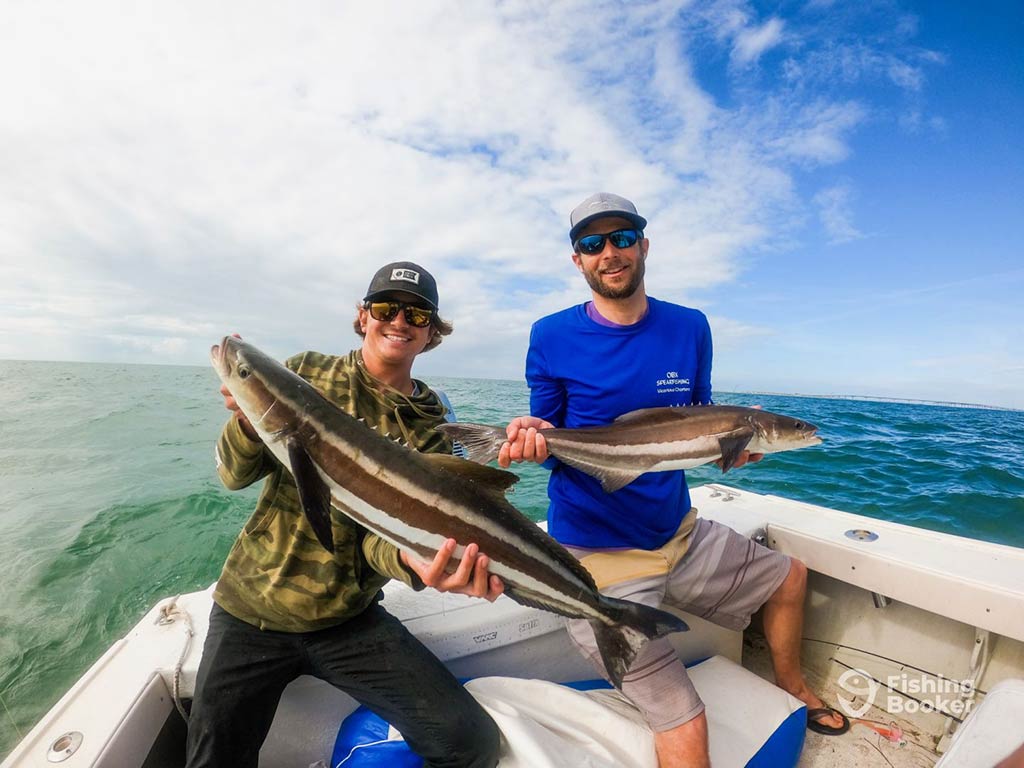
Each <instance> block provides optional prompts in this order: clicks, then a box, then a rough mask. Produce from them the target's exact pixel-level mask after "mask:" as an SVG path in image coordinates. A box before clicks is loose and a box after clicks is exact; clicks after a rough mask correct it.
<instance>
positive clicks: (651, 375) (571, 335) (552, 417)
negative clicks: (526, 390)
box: [526, 297, 711, 549]
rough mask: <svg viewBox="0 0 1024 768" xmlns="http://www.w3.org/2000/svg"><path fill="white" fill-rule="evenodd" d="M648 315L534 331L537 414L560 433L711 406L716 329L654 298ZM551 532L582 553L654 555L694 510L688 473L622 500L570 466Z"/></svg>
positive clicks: (568, 314) (557, 487) (581, 316)
mask: <svg viewBox="0 0 1024 768" xmlns="http://www.w3.org/2000/svg"><path fill="white" fill-rule="evenodd" d="M648 305H649V309H648V312H647V315H646V316H645V317H644V318H643V319H642V320H641V321H640V322H638V323H636V324H634V325H630V326H616V327H608V326H604V325H601V324H599V323H596V322H594V321H593V320H592V319H590V318H589V317H587V313H586V309H585V307H586V305H585V304H580V305H578V306H575V307H570V308H569V309H566V310H563V311H561V312H557V313H555V314H553V315H549V316H547V317H544V318H541V319H540V320H538V321H537V322H536V323H534V326H533V329H532V331H531V334H530V349H529V352H528V353H527V357H526V382H527V384H528V385H529V387H530V412H531V414H532V415H534V416H538V417H540V418H542V419H545V420H547V421H550V422H551V423H552V424H554V425H555V426H557V427H570V428H574V427H588V426H595V425H600V424H608V423H610V422H612V421H614V420H615V419H616V418H617V417H619V416H621V415H622V414H624V413H628V412H629V411H635V410H637V409H639V408H653V407H657V406H681V405H692V404H699V403H710V402H711V328H710V326H709V325H708V321H707V318H706V317H705V316H704V314H703V313H702V312H700V311H698V310H695V309H689V308H687V307H681V306H679V305H676V304H670V303H668V302H664V301H659V300H658V299H654V298H651V297H648ZM548 497H549V499H550V506H549V508H548V530H549V532H550V533H551V535H552V536H554V537H555V538H556V539H558V540H559V541H561V542H563V543H565V544H570V545H573V546H578V547H600V548H607V547H632V548H639V549H654V548H657V547H660V546H661V545H663V544H664V543H665V542H666V541H668V539H669V538H671V536H672V535H673V534H674V533H675V532H676V530H677V529H678V527H679V524H680V523H681V522H682V518H683V516H684V515H685V514H686V513H687V512H688V511H689V509H690V492H689V489H688V488H687V486H686V477H685V474H684V473H683V472H682V471H681V470H680V471H674V472H652V473H648V474H645V475H641V476H640V477H639V478H637V479H636V480H634V481H633V482H632V483H630V484H629V485H627V486H626V487H625V488H622V489H620V490H618V491H615V492H614V493H610V494H609V493H605V492H604V491H603V490H602V489H601V485H600V483H599V482H598V480H596V479H595V478H593V477H591V476H590V475H587V474H585V473H583V472H580V471H579V470H576V469H573V468H572V467H570V466H568V465H566V464H562V463H560V462H558V463H556V464H555V465H554V468H553V469H552V472H551V478H550V480H549V481H548Z"/></svg>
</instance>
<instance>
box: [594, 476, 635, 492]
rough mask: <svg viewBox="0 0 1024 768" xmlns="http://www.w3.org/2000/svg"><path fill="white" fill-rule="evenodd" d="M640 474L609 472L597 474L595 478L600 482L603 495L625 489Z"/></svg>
mask: <svg viewBox="0 0 1024 768" xmlns="http://www.w3.org/2000/svg"><path fill="white" fill-rule="evenodd" d="M642 474H643V473H642V472H640V473H637V472H613V471H610V470H609V471H604V472H599V473H598V474H597V475H596V477H597V479H598V480H600V481H601V488H602V490H604V492H605V493H614V492H615V491H617V490H619V489H620V488H625V487H626V486H627V485H629V484H630V483H632V482H633V481H634V480H636V479H637V478H638V477H640V475H642Z"/></svg>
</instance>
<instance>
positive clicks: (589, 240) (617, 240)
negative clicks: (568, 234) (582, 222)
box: [573, 229, 640, 256]
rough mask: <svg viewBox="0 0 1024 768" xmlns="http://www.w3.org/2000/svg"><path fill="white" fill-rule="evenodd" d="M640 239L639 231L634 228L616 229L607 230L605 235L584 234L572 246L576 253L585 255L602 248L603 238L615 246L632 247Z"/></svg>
mask: <svg viewBox="0 0 1024 768" xmlns="http://www.w3.org/2000/svg"><path fill="white" fill-rule="evenodd" d="M639 239H640V232H639V231H638V230H635V229H617V230H615V231H614V232H609V233H608V234H605V235H584V236H583V237H581V238H580V239H579V240H577V241H576V242H575V243H574V245H573V248H575V249H576V251H577V252H578V253H583V254H586V255H587V256H596V255H597V254H599V253H601V251H603V250H604V243H605V240H607V241H608V242H610V243H611V244H612V245H614V246H615V247H616V248H632V247H633V246H634V245H636V241H637V240H639Z"/></svg>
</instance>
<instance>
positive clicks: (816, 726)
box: [807, 707, 850, 736]
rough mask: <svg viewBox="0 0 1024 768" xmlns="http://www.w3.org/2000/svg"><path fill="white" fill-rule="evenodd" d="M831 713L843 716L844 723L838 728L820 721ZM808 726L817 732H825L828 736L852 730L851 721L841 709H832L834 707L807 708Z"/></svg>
mask: <svg viewBox="0 0 1024 768" xmlns="http://www.w3.org/2000/svg"><path fill="white" fill-rule="evenodd" d="M829 715H839V717H840V718H842V721H843V724H842V725H840V726H839V727H838V728H836V727H834V726H831V725H825V724H823V723H820V722H818V721H819V720H820V719H821V718H823V717H828V716H829ZM807 727H808V728H809V729H810V730H812V731H814V732H815V733H823V734H825V735H826V736H839V735H840V734H843V733H846V732H847V731H848V730H850V721H849V720H847V719H846V715H844V714H843V713H842V712H840V711H839V710H836V709H832V707H821V708H820V709H808V710H807Z"/></svg>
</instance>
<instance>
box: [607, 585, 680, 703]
mask: <svg viewBox="0 0 1024 768" xmlns="http://www.w3.org/2000/svg"><path fill="white" fill-rule="evenodd" d="M601 603H602V605H603V607H604V608H605V609H606V612H607V613H608V614H609V615H610V616H611V617H612V618H614V619H615V621H616V623H615V624H606V623H605V622H603V621H599V620H596V619H593V620H591V622H590V626H591V627H593V629H594V637H595V638H596V640H597V650H598V652H599V653H600V654H601V660H602V661H603V662H604V667H605V670H607V672H608V677H609V678H610V679H611V681H612V684H613V685H614V686H615V687H616V688H618V689H620V690H621V689H622V678H623V677H624V676H625V675H626V672H628V671H629V668H630V667H631V666H633V661H634V659H636V656H637V654H638V653H640V651H641V650H643V648H644V646H645V645H646V644H647V643H648V642H649V641H651V640H656V639H657V638H659V637H664V636H665V635H668V634H671V633H673V632H686V631H687V630H688V629H689V628H690V627H689V626H688V625H687V624H686V622H685V621H683V620H682V619H680V618H679V617H678V616H675V615H673V614H671V613H668V612H667V611H663V610H660V609H659V608H651V607H650V606H647V605H641V604H640V603H634V602H633V601H631V600H617V599H615V598H611V597H602V598H601Z"/></svg>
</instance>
